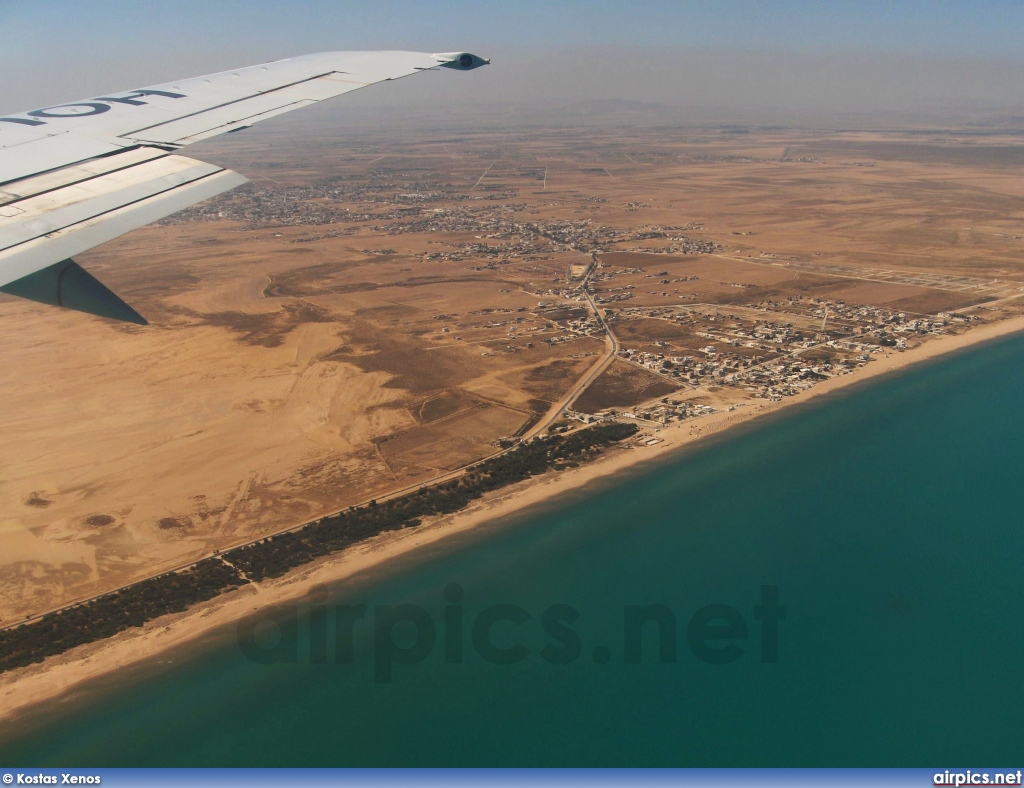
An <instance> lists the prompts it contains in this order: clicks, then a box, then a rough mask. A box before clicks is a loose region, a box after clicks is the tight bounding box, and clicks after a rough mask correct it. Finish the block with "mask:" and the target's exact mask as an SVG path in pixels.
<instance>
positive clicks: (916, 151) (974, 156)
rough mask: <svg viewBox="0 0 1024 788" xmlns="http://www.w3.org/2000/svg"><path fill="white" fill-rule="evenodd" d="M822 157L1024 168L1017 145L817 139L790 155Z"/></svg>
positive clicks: (1021, 150)
mask: <svg viewBox="0 0 1024 788" xmlns="http://www.w3.org/2000/svg"><path fill="white" fill-rule="evenodd" d="M802 156H821V157H828V158H829V159H833V160H834V159H836V158H837V157H843V158H852V159H861V160H863V159H878V160H880V161H908V162H915V163H919V164H954V165H959V166H965V167H978V166H982V167H985V166H1003V167H1024V147H1021V146H1020V145H974V144H971V145H960V144H933V145H929V144H926V143H920V142H819V143H813V144H810V145H800V146H794V149H793V151H791V152H790V157H792V158H798V157H802Z"/></svg>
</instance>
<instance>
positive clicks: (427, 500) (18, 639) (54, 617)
mask: <svg viewBox="0 0 1024 788" xmlns="http://www.w3.org/2000/svg"><path fill="white" fill-rule="evenodd" d="M636 432H637V427H636V425H635V424H602V425H598V426H595V427H590V428H587V429H582V430H579V431H577V432H574V433H570V434H568V435H552V436H548V437H546V438H538V439H536V440H533V441H531V442H530V443H527V444H523V445H520V446H518V447H516V448H515V449H514V450H512V451H510V452H508V453H507V454H503V455H501V456H500V457H494V458H492V459H490V460H487V461H485V462H481V463H479V464H477V465H475V466H474V467H473V468H471V469H470V470H469V471H468V472H467V473H466V474H465V475H463V476H461V477H460V478H458V479H456V480H454V481H450V482H447V483H445V484H440V485H436V486H434V487H425V488H422V489H420V490H418V491H417V492H415V493H410V494H408V495H403V496H401V497H400V498H395V499H393V500H390V501H386V502H385V503H382V504H377V503H376V502H374V503H371V504H370V505H368V506H363V507H360V508H358V509H349V510H347V511H345V512H340V513H338V514H336V515H332V516H329V517H323V518H321V519H320V520H317V521H315V522H312V523H309V524H308V525H305V526H303V527H302V528H300V529H298V530H296V531H290V532H288V533H283V534H278V535H277V536H272V537H270V538H268V539H264V540H263V541H261V542H257V543H256V544H252V545H247V546H245V547H239V548H235V549H234V550H231V551H229V552H228V553H226V554H225V556H224V558H225V559H227V561H230V564H228V563H226V562H225V561H224V560H221V559H220V558H207V559H204V560H202V561H200V562H199V563H197V564H196V565H195V566H193V567H191V568H189V569H186V570H184V571H181V572H171V573H168V574H165V575H159V576H157V577H153V578H150V579H148V580H143V581H141V582H139V583H135V584H133V585H130V586H126V587H125V588H122V589H120V590H118V591H115V592H113V593H111V594H105V595H104V596H101V597H97V598H96V599H93V600H90V601H88V602H84V603H82V604H80V605H75V606H73V607H70V608H67V609H65V610H61V611H58V612H55V613H49V614H47V615H45V616H43V617H42V618H41V619H40V620H39V621H36V622H33V623H30V624H22V625H21V626H19V627H14V628H11V629H5V630H0V673H2V672H4V671H7V670H12V669H14V668H19V667H24V666H26V665H31V664H33V663H35V662H42V661H43V660H44V659H45V658H46V657H49V656H53V655H55V654H60V653H63V652H65V651H68V650H69V649H72V648H74V647H75V646H79V645H82V644H84V643H91V642H94V641H97V640H102V639H104V638H108V637H112V636H113V635H116V634H117V633H118V632H123V631H124V630H126V629H130V628H132V627H140V626H142V625H143V624H145V623H146V622H147V621H151V620H153V619H155V618H157V617H159V616H162V615H166V614H168V613H179V612H182V611H184V610H187V609H188V608H189V607H191V606H193V605H195V604H198V603H200V602H203V601H206V600H208V599H212V598H214V597H216V596H218V595H220V594H222V593H224V592H225V591H230V590H231V589H233V588H237V587H238V586H242V585H245V584H247V583H249V582H250V581H259V580H263V579H266V578H271V577H280V576H281V575H283V574H285V573H287V572H288V571H289V570H291V569H293V568H295V567H298V566H302V565H303V564H307V563H309V562H311V561H314V560H316V559H317V558H320V557H322V556H326V555H330V554H331V553H335V552H338V551H339V550H344V549H345V548H347V547H351V546H352V545H354V544H357V543H358V542H361V541H364V540H366V539H369V538H371V537H374V536H377V535H379V534H382V533H385V532H388V531H397V530H400V529H402V528H412V527H415V526H417V525H419V524H420V522H421V521H422V518H423V517H429V516H431V515H441V514H450V513H452V512H457V511H459V510H460V509H463V508H465V507H466V506H467V505H468V504H469V503H470V502H472V501H474V500H476V499H478V498H480V497H481V496H482V495H484V494H485V493H487V492H490V491H493V490H497V489H500V488H502V487H506V486H508V485H511V484H516V483H518V482H521V481H524V480H526V479H529V478H530V477H531V476H536V475H538V474H541V473H544V472H546V471H548V470H551V469H560V468H566V467H573V466H574V465H577V464H579V463H580V462H583V461H585V460H588V459H591V458H593V457H595V456H596V455H597V454H599V453H600V452H601V451H602V450H603V449H605V448H606V447H608V446H611V445H612V444H615V443H617V442H619V441H622V440H625V439H626V438H629V437H631V436H633V435H635V434H636Z"/></svg>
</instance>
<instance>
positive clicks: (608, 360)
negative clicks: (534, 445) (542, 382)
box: [523, 253, 620, 440]
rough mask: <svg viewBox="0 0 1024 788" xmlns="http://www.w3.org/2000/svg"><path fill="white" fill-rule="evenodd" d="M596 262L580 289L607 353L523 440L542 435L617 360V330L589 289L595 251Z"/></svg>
mask: <svg viewBox="0 0 1024 788" xmlns="http://www.w3.org/2000/svg"><path fill="white" fill-rule="evenodd" d="M592 257H593V259H594V264H593V265H592V266H591V267H590V270H589V271H588V272H587V275H586V276H585V277H584V279H583V282H582V284H581V285H580V289H581V291H582V292H583V297H584V298H585V299H586V300H587V305H588V306H589V308H590V311H591V313H592V314H593V315H594V317H595V318H597V322H598V323H599V324H600V325H601V328H603V329H604V343H605V348H606V350H605V354H604V355H603V356H601V358H600V360H599V361H598V362H597V363H596V364H594V366H592V367H591V368H590V369H589V370H587V373H586V374H585V375H584V376H583V377H582V378H580V379H579V380H578V381H576V385H575V386H573V387H572V388H571V389H569V391H568V392H567V393H566V394H565V396H563V397H562V398H561V399H560V400H558V402H556V403H555V404H554V405H552V406H551V409H550V410H549V411H548V412H547V413H546V414H544V418H542V419H541V420H540V421H538V422H537V423H536V424H534V425H533V427H531V428H530V430H529V431H527V432H526V434H524V435H523V440H529V439H530V438H534V437H536V436H537V435H540V434H541V433H542V432H544V430H546V429H547V428H548V427H550V426H551V425H552V424H554V423H555V422H556V421H557V420H558V419H559V418H560V417H561V415H562V414H563V413H564V412H565V410H566V408H568V407H569V406H570V405H572V404H573V403H574V402H575V401H576V399H577V398H578V397H579V396H580V395H581V394H582V393H583V392H584V391H586V390H587V388H588V387H589V386H590V385H591V384H592V383H593V382H594V381H595V380H597V379H598V377H599V376H600V375H601V373H602V372H604V371H605V370H606V369H608V367H610V366H611V364H612V362H613V361H614V360H615V356H616V355H617V354H618V352H619V347H620V346H619V339H618V337H616V336H615V332H614V331H612V330H611V327H610V326H609V325H608V321H607V320H605V317H604V312H602V311H601V309H599V308H598V306H597V304H596V303H595V302H594V297H593V296H592V295H591V294H590V292H589V291H588V290H587V285H588V284H589V283H590V277H591V276H592V275H593V273H594V271H596V270H597V254H596V253H593V254H592Z"/></svg>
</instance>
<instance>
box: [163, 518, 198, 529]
mask: <svg viewBox="0 0 1024 788" xmlns="http://www.w3.org/2000/svg"><path fill="white" fill-rule="evenodd" d="M157 525H159V526H160V527H161V528H162V529H164V530H165V531H166V530H171V529H174V528H191V527H192V525H193V523H192V518H191V517H188V516H185V517H161V518H160V520H159V522H157Z"/></svg>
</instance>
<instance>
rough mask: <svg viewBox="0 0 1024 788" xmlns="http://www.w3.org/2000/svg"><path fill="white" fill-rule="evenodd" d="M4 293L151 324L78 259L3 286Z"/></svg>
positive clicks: (100, 315) (130, 321)
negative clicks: (80, 263) (78, 261)
mask: <svg viewBox="0 0 1024 788" xmlns="http://www.w3.org/2000/svg"><path fill="white" fill-rule="evenodd" d="M0 292H3V293H7V294H9V295H13V296H19V297H20V298H27V299H29V300H30V301H38V302H39V303H40V304H49V305H50V306H62V307H64V308H66V309H74V310H76V311H78V312H87V313H88V314H90V315H98V316H99V317H107V318H110V319H111V320H121V321H123V322H125V323H135V324H136V325H140V326H145V325H149V323H148V321H147V320H146V318H144V317H143V316H142V315H140V314H139V313H138V312H136V311H135V310H134V309H132V308H131V307H130V306H128V304H126V303H125V302H124V301H122V300H121V299H120V298H119V297H118V296H117V295H116V294H115V293H114V292H113V291H112V290H111V289H110V288H109V287H107V286H106V285H105V284H103V283H102V282H101V281H100V280H99V279H97V278H96V277H94V276H93V275H92V274H90V273H89V272H88V271H86V270H85V269H84V268H82V266H80V265H79V264H78V263H76V262H75V261H74V260H70V259H69V260H63V261H62V262H59V263H56V264H54V265H51V266H49V267H47V268H43V269H41V270H39V271H36V272H35V273H33V274H29V275H28V276H25V277H22V278H21V279H18V280H16V281H14V282H10V283H8V284H6V285H3V286H0Z"/></svg>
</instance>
